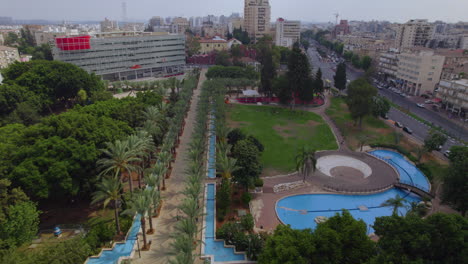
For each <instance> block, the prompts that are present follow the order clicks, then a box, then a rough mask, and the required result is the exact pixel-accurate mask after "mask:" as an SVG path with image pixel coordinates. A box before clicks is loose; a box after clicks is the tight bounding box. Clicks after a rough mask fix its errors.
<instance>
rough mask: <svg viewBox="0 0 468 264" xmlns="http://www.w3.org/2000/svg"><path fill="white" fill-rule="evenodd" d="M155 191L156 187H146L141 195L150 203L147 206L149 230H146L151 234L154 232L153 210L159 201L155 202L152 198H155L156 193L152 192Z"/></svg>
mask: <svg viewBox="0 0 468 264" xmlns="http://www.w3.org/2000/svg"><path fill="white" fill-rule="evenodd" d="M155 191H156V192H157V190H156V188H154V187H153V188H146V189H144V190H143V195H144V196H145V197H146V198H148V200H149V201H150V204H149V208H148V211H147V213H148V222H149V230H148V234H152V233H154V229H153V211H155V207H157V206H158V204H159V201H157V202H156V203H155V200H154V199H153V198H155V197H154V196H156V195H157V194H156V193H154V192H155Z"/></svg>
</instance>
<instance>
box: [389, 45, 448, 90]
mask: <svg viewBox="0 0 468 264" xmlns="http://www.w3.org/2000/svg"><path fill="white" fill-rule="evenodd" d="M444 60H445V57H444V56H440V55H435V54H434V51H431V50H415V51H406V52H403V53H401V54H399V55H398V62H397V65H398V68H397V73H396V78H397V83H398V84H399V87H400V88H401V89H402V90H403V91H405V92H406V93H407V94H411V95H418V96H419V95H421V94H423V93H433V92H434V90H435V88H436V85H437V84H438V83H439V80H440V76H441V73H442V67H443V66H444Z"/></svg>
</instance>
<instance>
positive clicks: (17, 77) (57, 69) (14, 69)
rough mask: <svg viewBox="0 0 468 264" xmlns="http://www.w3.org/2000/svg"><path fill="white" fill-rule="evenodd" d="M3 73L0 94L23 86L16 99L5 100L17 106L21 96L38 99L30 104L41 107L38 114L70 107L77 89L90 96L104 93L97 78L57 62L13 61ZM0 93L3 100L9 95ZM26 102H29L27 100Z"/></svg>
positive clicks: (101, 83) (77, 68)
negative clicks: (13, 87) (13, 86)
mask: <svg viewBox="0 0 468 264" xmlns="http://www.w3.org/2000/svg"><path fill="white" fill-rule="evenodd" d="M2 74H3V76H4V78H5V79H4V82H5V85H2V86H0V91H1V90H4V89H10V87H9V86H7V85H17V86H22V87H24V88H23V89H21V90H20V91H18V92H17V93H16V99H11V98H8V97H7V98H5V99H4V100H7V101H10V102H11V101H16V103H20V102H23V101H20V99H22V98H21V97H25V98H29V95H30V94H33V95H35V96H36V97H37V99H36V98H34V99H33V100H34V101H33V102H34V103H36V105H38V106H39V107H41V109H40V110H41V111H46V110H50V109H51V108H54V107H58V108H62V107H64V106H67V105H69V104H70V101H73V100H75V99H76V98H77V96H78V92H79V91H80V90H83V91H85V92H86V94H87V95H88V96H89V97H92V96H93V95H94V94H95V93H99V92H102V91H103V90H104V84H103V82H102V81H101V80H100V79H99V77H97V76H96V75H94V74H88V73H87V72H86V71H84V70H83V69H80V68H79V67H77V66H75V65H72V64H69V63H64V62H59V61H40V60H39V61H30V62H16V63H13V64H11V65H10V66H9V67H8V68H6V69H4V71H3V72H2ZM2 94H3V96H4V97H5V96H7V95H11V93H10V94H8V93H6V92H2ZM11 96H13V95H11ZM26 102H29V103H32V102H31V101H30V100H26Z"/></svg>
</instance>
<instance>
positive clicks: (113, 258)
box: [86, 215, 141, 264]
mask: <svg viewBox="0 0 468 264" xmlns="http://www.w3.org/2000/svg"><path fill="white" fill-rule="evenodd" d="M140 225H141V221H140V215H137V216H136V217H135V219H134V220H133V224H132V227H131V228H130V231H129V233H128V236H127V240H126V241H125V243H116V244H115V246H114V248H113V249H112V250H103V251H102V254H101V255H100V256H99V257H97V258H89V259H88V261H87V262H86V264H110V263H117V260H118V259H119V258H120V257H128V256H130V254H131V253H132V250H133V247H134V245H135V243H136V238H137V234H138V231H139V230H140Z"/></svg>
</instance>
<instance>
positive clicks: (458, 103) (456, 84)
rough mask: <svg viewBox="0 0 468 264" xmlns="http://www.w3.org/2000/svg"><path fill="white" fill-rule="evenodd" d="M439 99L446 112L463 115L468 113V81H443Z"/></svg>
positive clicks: (438, 95) (438, 93) (438, 94)
mask: <svg viewBox="0 0 468 264" xmlns="http://www.w3.org/2000/svg"><path fill="white" fill-rule="evenodd" d="M437 97H439V98H440V99H442V104H443V105H444V106H445V109H446V110H451V111H452V112H455V113H458V114H462V113H466V112H467V111H468V79H461V80H450V81H449V80H441V81H440V83H439V90H438V92H437Z"/></svg>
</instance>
